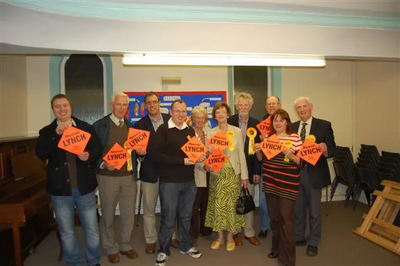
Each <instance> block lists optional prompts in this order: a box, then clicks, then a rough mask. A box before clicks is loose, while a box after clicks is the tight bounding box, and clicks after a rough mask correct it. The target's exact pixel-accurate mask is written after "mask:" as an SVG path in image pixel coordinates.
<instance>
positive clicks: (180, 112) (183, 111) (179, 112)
mask: <svg viewBox="0 0 400 266" xmlns="http://www.w3.org/2000/svg"><path fill="white" fill-rule="evenodd" d="M172 112H174V113H177V114H181V115H183V114H187V111H186V110H172Z"/></svg>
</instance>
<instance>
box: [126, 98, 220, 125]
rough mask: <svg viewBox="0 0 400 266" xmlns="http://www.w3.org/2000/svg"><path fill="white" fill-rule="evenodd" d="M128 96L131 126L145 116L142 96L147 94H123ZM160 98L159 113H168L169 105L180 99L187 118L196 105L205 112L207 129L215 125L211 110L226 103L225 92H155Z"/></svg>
mask: <svg viewBox="0 0 400 266" xmlns="http://www.w3.org/2000/svg"><path fill="white" fill-rule="evenodd" d="M125 93H126V94H127V95H128V96H129V113H128V119H129V121H131V123H132V124H135V123H136V121H138V120H140V119H141V118H142V117H143V116H145V115H147V111H146V108H145V103H144V96H145V95H146V93H147V92H125ZM155 93H157V94H158V96H159V97H160V101H161V106H160V108H161V113H165V114H167V113H169V111H170V107H171V103H172V102H173V101H174V100H177V99H181V100H184V101H185V102H186V104H187V110H188V114H187V115H188V116H190V114H191V111H192V109H193V108H194V107H195V106H196V105H201V106H203V107H204V108H205V109H206V110H207V115H208V123H209V127H211V128H213V127H215V126H216V125H217V124H216V122H215V121H214V120H213V119H212V114H211V113H212V109H213V107H214V105H215V104H216V103H217V102H220V101H222V102H226V91H184V92H183V91H170V92H155Z"/></svg>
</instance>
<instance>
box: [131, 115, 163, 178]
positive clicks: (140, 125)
mask: <svg viewBox="0 0 400 266" xmlns="http://www.w3.org/2000/svg"><path fill="white" fill-rule="evenodd" d="M161 115H162V118H163V120H164V123H167V122H168V120H169V119H170V117H171V116H170V115H168V114H161ZM134 127H135V128H137V129H141V130H147V131H150V138H149V143H148V144H147V154H146V156H145V157H144V159H143V161H142V162H141V165H140V180H142V181H144V182H149V183H156V182H157V181H158V174H157V167H156V165H155V163H154V155H153V148H154V141H155V137H156V132H155V131H154V127H153V124H152V123H151V120H150V117H149V115H146V116H144V117H142V119H140V120H139V121H137V122H136V123H135V125H134Z"/></svg>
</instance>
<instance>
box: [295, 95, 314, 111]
mask: <svg viewBox="0 0 400 266" xmlns="http://www.w3.org/2000/svg"><path fill="white" fill-rule="evenodd" d="M301 100H306V101H307V102H308V104H309V105H313V104H312V102H311V101H310V99H309V98H308V97H306V96H300V97H297V98H296V100H294V109H296V105H297V103H298V102H299V101H301Z"/></svg>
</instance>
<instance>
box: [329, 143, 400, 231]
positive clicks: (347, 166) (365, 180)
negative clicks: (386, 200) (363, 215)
mask: <svg viewBox="0 0 400 266" xmlns="http://www.w3.org/2000/svg"><path fill="white" fill-rule="evenodd" d="M337 149H338V153H337V156H336V157H335V158H334V160H333V166H334V169H335V173H336V176H335V179H334V181H333V182H332V186H331V201H332V198H333V196H334V194H335V191H336V188H337V185H338V184H339V183H340V184H343V185H346V186H347V190H346V195H345V196H346V200H345V206H347V204H348V201H349V199H350V198H352V201H353V209H355V207H356V205H357V203H358V200H359V198H360V195H361V193H362V191H364V193H365V196H366V198H367V202H368V205H369V206H371V205H372V203H373V201H374V200H375V198H376V196H374V195H373V192H374V191H375V190H382V188H383V187H382V186H381V182H382V181H383V180H389V181H393V182H397V183H400V153H393V152H386V151H382V155H380V154H379V151H378V148H377V147H376V146H375V145H366V144H361V149H360V152H359V153H358V158H357V162H356V163H354V161H353V155H352V153H351V150H350V148H348V147H340V146H338V147H337ZM398 222H399V223H400V217H399V218H398Z"/></svg>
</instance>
